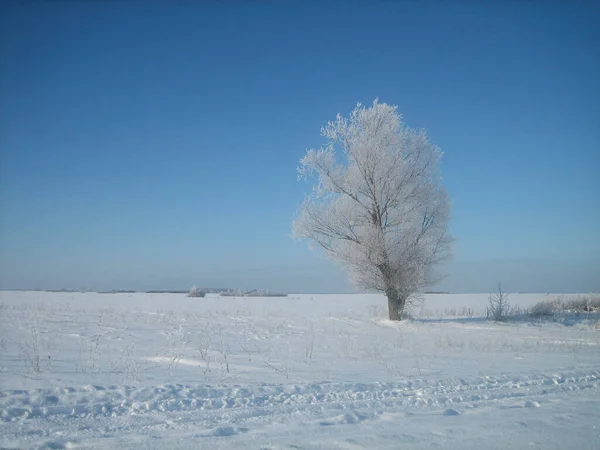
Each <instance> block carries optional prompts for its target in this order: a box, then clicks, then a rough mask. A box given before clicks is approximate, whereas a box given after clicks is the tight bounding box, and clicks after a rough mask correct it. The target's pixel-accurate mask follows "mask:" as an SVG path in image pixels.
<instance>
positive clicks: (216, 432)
mask: <svg viewBox="0 0 600 450" xmlns="http://www.w3.org/2000/svg"><path fill="white" fill-rule="evenodd" d="M247 431H248V428H241V427H217V428H213V429H212V430H209V431H207V432H206V433H202V437H226V436H235V435H236V434H241V433H246V432H247Z"/></svg>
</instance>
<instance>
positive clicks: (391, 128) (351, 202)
mask: <svg viewBox="0 0 600 450" xmlns="http://www.w3.org/2000/svg"><path fill="white" fill-rule="evenodd" d="M321 134H322V135H323V136H324V137H325V138H326V139H327V140H328V142H327V145H326V146H324V147H322V148H320V149H318V150H308V151H307V152H306V155H305V156H304V157H303V158H302V159H301V161H300V166H299V167H298V173H299V178H305V179H307V178H309V177H311V176H313V175H316V179H317V180H316V183H315V185H314V187H313V190H312V192H311V193H310V194H308V195H307V196H306V197H305V199H304V202H303V203H302V205H301V207H300V209H299V212H298V216H297V217H296V219H295V221H294V224H293V231H294V236H295V237H296V238H298V239H308V240H309V241H311V242H313V243H316V244H317V245H318V246H320V247H322V248H323V249H324V250H325V252H326V253H327V255H328V256H329V257H331V258H332V259H334V260H336V261H339V262H340V263H341V264H342V265H343V266H344V267H346V268H347V269H348V271H349V273H350V276H351V279H352V281H353V283H354V285H355V286H356V287H357V288H360V289H375V290H378V291H380V292H383V293H385V295H386V296H387V298H388V309H389V318H390V319H391V320H400V319H401V317H402V312H403V310H404V307H405V305H406V303H407V301H410V300H411V299H412V298H414V296H415V295H416V294H417V293H419V292H420V291H421V290H422V288H423V287H425V286H428V285H430V284H432V283H434V282H435V281H437V278H436V275H435V273H434V270H433V267H434V266H435V265H436V264H437V263H439V262H441V261H443V260H444V259H446V258H447V257H448V256H449V254H450V247H451V243H452V237H451V236H450V234H449V233H448V231H447V224H448V221H449V217H450V205H449V201H448V198H447V195H446V191H445V189H444V187H443V186H442V184H441V175H440V172H439V161H440V158H441V155H442V153H441V152H440V150H439V149H438V148H437V147H436V146H434V145H433V144H431V143H430V142H429V139H428V138H427V135H426V133H425V132H424V131H417V130H412V129H410V128H407V127H406V126H405V125H404V124H403V123H402V118H401V116H400V114H399V113H398V112H397V107H396V106H390V105H387V104H385V103H379V102H378V101H377V100H375V101H374V102H373V106H372V107H369V108H367V107H364V106H362V105H360V104H358V105H357V106H356V108H355V109H354V110H353V111H352V113H351V114H350V117H349V118H343V117H341V116H340V115H339V114H338V116H337V118H336V120H335V121H333V122H329V123H328V124H327V125H326V126H325V127H323V128H322V129H321Z"/></svg>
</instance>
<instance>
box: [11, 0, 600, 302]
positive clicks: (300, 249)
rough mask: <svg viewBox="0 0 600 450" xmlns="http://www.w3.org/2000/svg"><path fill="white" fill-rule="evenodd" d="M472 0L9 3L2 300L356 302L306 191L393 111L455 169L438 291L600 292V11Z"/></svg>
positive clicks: (447, 171) (587, 6)
mask: <svg viewBox="0 0 600 450" xmlns="http://www.w3.org/2000/svg"><path fill="white" fill-rule="evenodd" d="M282 3H284V2H282ZM451 3H452V4H450V5H446V4H442V2H431V3H424V2H381V3H376V2H348V3H346V2H344V3H342V2H325V3H322V2H302V3H287V2H285V4H279V3H276V2H264V3H261V2H244V3H234V2H219V3H217V2H213V3H211V2H163V3H154V2H74V1H64V2H58V1H52V2H41V1H37V2H9V1H6V2H2V3H1V4H0V9H1V10H0V16H1V18H0V33H1V34H0V38H1V39H0V46H1V47H0V51H1V55H0V56H1V58H0V213H1V215H0V287H2V288H5V289H6V288H35V287H40V288H61V287H67V288H88V289H112V288H127V289H159V288H187V287H189V286H190V285H192V284H198V285H201V286H232V287H235V286H237V287H260V288H263V287H264V288H270V289H276V290H286V291H294V292H343V291H348V290H349V289H350V287H349V285H348V283H347V281H346V278H345V275H344V273H343V272H342V271H341V270H340V269H339V268H338V267H337V266H336V265H335V264H334V263H332V262H329V261H326V260H324V259H323V257H322V255H321V254H320V253H319V252H312V251H310V250H308V248H307V245H306V244H305V243H296V242H294V241H293V240H292V239H291V238H290V226H291V220H292V218H293V216H294V214H295V211H296V207H297V205H298V204H299V203H300V201H301V200H302V197H303V194H304V192H305V191H306V190H307V189H309V188H310V185H308V184H306V183H303V182H298V181H297V179H296V172H295V170H296V167H297V164H298V160H299V159H300V158H301V157H302V155H303V154H304V152H305V150H306V149H307V148H313V147H318V146H320V145H322V144H323V142H324V141H323V139H322V138H321V137H320V134H319V129H320V126H321V125H323V124H325V123H326V122H327V121H328V120H331V119H333V118H334V117H335V115H336V114H337V113H338V112H340V113H342V114H347V113H349V112H350V111H351V110H352V108H353V107H354V106H355V104H356V103H357V102H363V103H370V102H372V101H373V99H374V98H376V97H379V99H380V100H381V101H383V102H387V103H391V104H396V105H398V106H399V110H400V112H401V113H402V114H403V115H404V119H405V121H406V122H407V124H408V125H409V126H412V127H416V128H426V129H427V130H428V133H429V135H430V137H431V139H432V140H433V141H434V142H435V143H436V144H437V145H439V146H440V147H441V148H442V150H443V151H444V161H443V173H444V179H445V183H446V185H447V188H448V191H449V193H450V196H451V198H452V201H453V220H452V224H451V229H452V232H453V233H454V234H455V236H456V239H457V242H456V248H455V259H454V261H453V262H452V263H450V264H449V265H448V267H447V272H448V274H449V276H448V277H447V278H446V279H445V280H444V281H443V282H442V283H441V284H440V285H439V286H438V288H440V289H447V290H452V291H454V292H473V291H476V292H477V291H479V292H482V291H483V292H485V291H488V290H490V289H492V288H493V286H494V285H495V284H496V283H497V282H498V281H501V282H503V284H504V286H505V289H507V290H513V291H538V292H539V291H542V292H548V291H554V292H558V291H566V292H569V291H571V292H573V291H583V292H586V291H599V290H600V233H599V232H598V230H600V178H599V177H598V173H600V155H599V152H600V125H599V124H600V82H599V81H598V80H600V47H599V46H598V42H600V28H599V27H597V23H598V21H599V20H600V9H599V8H598V7H597V6H594V5H593V3H592V2H566V1H565V2H502V3H500V2H499V3H498V4H494V3H492V2H483V3H485V5H479V4H476V3H475V2H451ZM503 3H504V4H503Z"/></svg>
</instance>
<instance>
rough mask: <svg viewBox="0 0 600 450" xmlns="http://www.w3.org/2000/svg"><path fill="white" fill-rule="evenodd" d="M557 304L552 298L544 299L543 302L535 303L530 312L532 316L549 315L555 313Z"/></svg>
mask: <svg viewBox="0 0 600 450" xmlns="http://www.w3.org/2000/svg"><path fill="white" fill-rule="evenodd" d="M559 306H560V305H559V304H558V303H557V302H556V301H554V300H544V301H543V302H539V303H536V304H535V305H534V307H533V308H531V311H530V314H531V315H532V316H533V317H550V316H553V315H554V314H555V313H556V311H557V308H558V307H559Z"/></svg>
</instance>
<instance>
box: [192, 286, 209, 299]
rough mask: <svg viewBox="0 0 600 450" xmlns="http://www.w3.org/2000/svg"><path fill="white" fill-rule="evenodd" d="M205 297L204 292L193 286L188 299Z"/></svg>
mask: <svg viewBox="0 0 600 450" xmlns="http://www.w3.org/2000/svg"><path fill="white" fill-rule="evenodd" d="M204 295H205V293H204V291H202V290H200V289H198V288H197V287H196V286H192V287H191V288H190V292H188V297H204Z"/></svg>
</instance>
